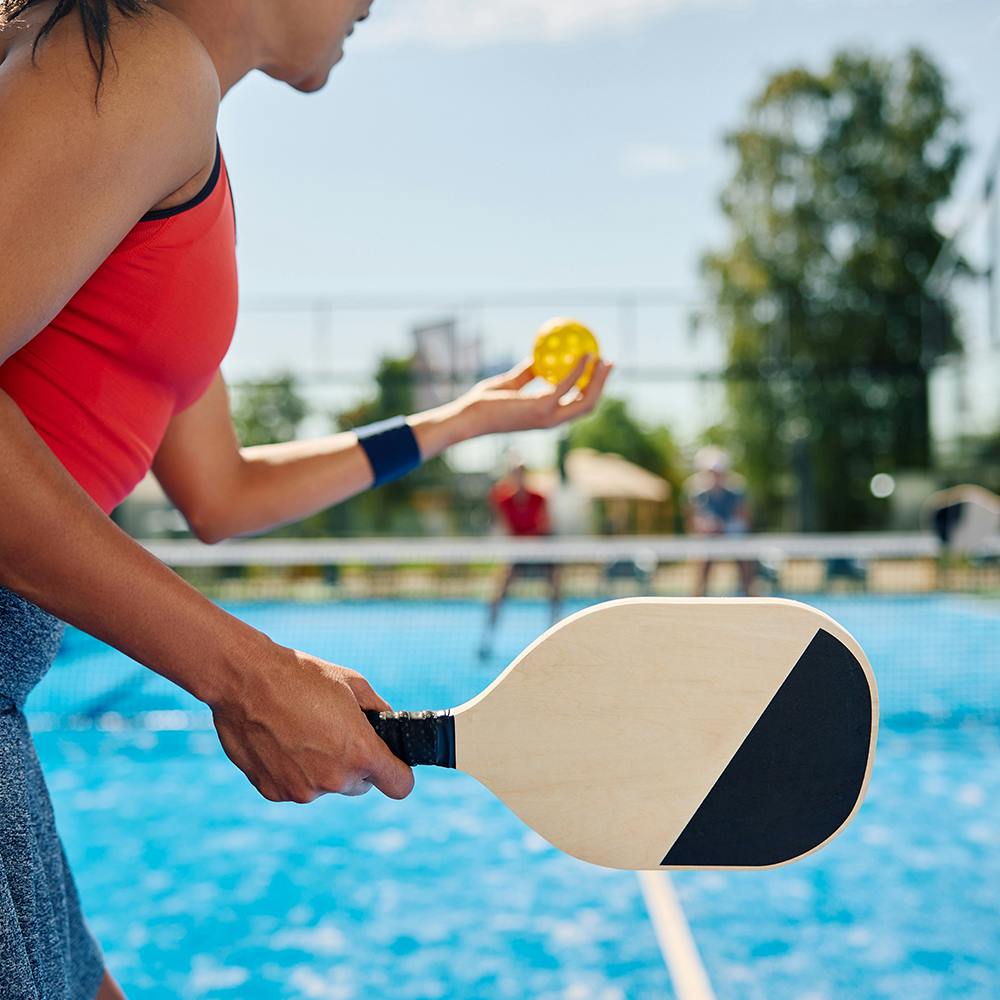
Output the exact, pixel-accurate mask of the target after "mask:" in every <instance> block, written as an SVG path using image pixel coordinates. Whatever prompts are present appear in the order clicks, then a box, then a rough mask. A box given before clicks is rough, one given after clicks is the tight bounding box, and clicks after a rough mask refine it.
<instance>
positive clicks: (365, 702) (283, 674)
mask: <svg viewBox="0 0 1000 1000" xmlns="http://www.w3.org/2000/svg"><path fill="white" fill-rule="evenodd" d="M363 709H376V710H378V711H388V710H389V706H388V705H387V704H386V702H385V701H383V700H382V699H381V698H380V697H379V696H378V695H377V694H376V693H375V692H374V691H373V690H372V687H371V685H370V684H369V683H368V681H366V680H365V679H364V677H362V676H361V675H360V674H359V673H357V672H356V671H354V670H348V669H347V668H345V667H338V666H335V665H334V664H332V663H327V662H325V661H324V660H320V659H318V658H317V657H315V656H310V655H309V654H308V653H301V652H299V651H297V650H292V649H285V648H282V647H280V646H276V645H274V646H271V647H270V649H269V650H268V651H267V652H266V653H265V654H264V655H262V656H261V657H260V658H259V660H258V661H257V662H254V663H251V664H247V668H246V669H245V670H243V671H241V672H240V681H239V684H238V689H237V690H236V691H235V693H231V694H230V695H229V696H227V697H226V698H225V700H223V701H220V702H218V703H216V704H213V705H212V714H213V718H214V720H215V728H216V730H217V731H218V734H219V740H220V741H221V743H222V746H223V749H224V750H225V751H226V754H227V755H228V756H229V759H230V760H231V761H232V762H233V763H234V764H235V765H236V766H237V767H238V768H239V769H240V770H241V771H242V772H243V773H244V774H245V775H246V776H247V777H248V778H249V779H250V781H251V782H252V783H253V785H254V786H255V787H256V788H257V790H258V791H259V792H260V793H261V795H263V796H264V798H266V799H270V800H271V801H273V802H311V801H312V800H313V799H315V798H317V797H319V796H320V795H324V794H326V793H328V792H339V793H340V794H342V795H363V794H364V793H365V792H367V791H369V790H370V789H371V787H372V786H373V785H374V787H376V788H378V789H379V790H380V791H381V792H382V793H383V794H385V795H387V796H389V797H390V798H393V799H402V798H405V797H406V796H407V795H409V794H410V792H411V791H412V789H413V772H412V770H411V769H410V768H409V767H407V766H406V764H404V763H403V762H402V761H401V760H399V759H398V758H397V757H395V756H394V755H393V754H392V753H391V752H390V750H389V748H388V747H387V746H386V745H385V743H383V742H382V740H381V739H379V737H378V736H377V735H376V733H375V730H374V729H373V728H372V727H371V725H370V723H369V722H368V720H367V719H366V718H365V716H364V715H363V714H362V710H363Z"/></svg>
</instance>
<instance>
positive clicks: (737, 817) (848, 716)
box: [447, 598, 878, 869]
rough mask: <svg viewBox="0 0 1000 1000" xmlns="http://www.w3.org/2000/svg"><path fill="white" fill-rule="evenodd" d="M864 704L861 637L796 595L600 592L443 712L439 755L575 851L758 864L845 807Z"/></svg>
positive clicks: (865, 753)
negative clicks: (608, 598) (446, 736)
mask: <svg viewBox="0 0 1000 1000" xmlns="http://www.w3.org/2000/svg"><path fill="white" fill-rule="evenodd" d="M877 712H878V709H877V694H876V689H875V683H874V679H873V676H872V673H871V668H870V666H869V665H868V662H867V660H866V659H865V656H864V653H863V652H862V651H861V649H860V647H859V646H858V645H857V643H856V642H855V641H854V640H853V639H852V638H851V636H850V635H849V634H848V633H847V632H846V631H844V629H842V628H841V627H840V626H839V625H837V624H836V623H835V622H834V621H833V620H832V619H830V618H828V617H827V616H825V615H823V614H821V613H820V612H818V611H816V610H815V609H812V608H809V607H807V606H806V605H802V604H798V603H796V602H793V601H782V600H771V599H761V600H755V599H749V600H748V599H740V600H695V599H669V598H637V599H630V600H624V601H612V602H609V603H607V604H602V605H597V606H596V607H593V608H590V609H588V610H586V611H582V612H580V613H579V614H576V615H573V616H571V617H570V618H568V619H566V620H565V621H563V622H561V623H560V624H558V625H557V626H555V627H554V628H552V629H550V630H549V631H548V632H546V633H545V635H543V636H542V637H541V638H540V639H538V640H537V641H536V642H535V643H533V644H532V645H531V646H530V647H528V649H526V650H525V651H524V652H523V653H522V654H521V656H520V657H518V659H517V660H515V662H514V663H513V664H511V666H510V667H508V668H507V670H506V671H505V672H504V673H503V674H501V675H500V677H498V678H497V680H496V681H495V682H494V683H493V684H491V685H490V686H489V687H488V688H487V689H486V690H485V691H484V692H483V693H482V694H481V695H479V696H478V697H477V698H475V699H473V700H472V701H470V702H467V703H466V704H465V705H462V706H460V707H459V708H457V709H455V710H454V712H453V713H452V715H453V723H454V763H455V766H457V767H458V768H459V769H461V770H463V771H466V772H467V773H469V774H471V775H473V776H474V777H476V778H477V779H478V780H479V781H481V782H482V783H483V784H484V785H485V786H486V787H487V788H489V789H490V790H491V791H492V792H494V794H496V795H497V796H498V797H499V798H501V799H502V800H503V801H504V802H505V803H506V804H507V805H508V806H509V807H510V808H511V809H512V810H513V811H514V812H515V813H517V815H518V816H520V817H521V819H523V820H524V822H525V823H527V824H528V825H529V826H531V827H532V828H533V829H534V830H536V831H537V832H538V833H539V834H541V836H543V837H544V838H545V839H546V840H548V841H549V842H551V843H552V844H554V845H555V846H556V847H558V848H560V849H562V850H564V851H566V852H568V853H569V854H572V855H575V856H576V857H578V858H581V859H583V860H585V861H589V862H593V863H595V864H599V865H604V866H606V867H611V868H631V869H651V868H695V867H696V868H765V867H770V866H774V865H781V864H785V863H787V862H789V861H793V860H795V859H796V858H799V857H802V856H804V855H805V854H808V853H810V852H811V851H813V850H816V849H817V848H818V847H820V846H822V844H824V843H825V842H826V841H828V840H829V839H830V838H831V837H833V836H834V835H835V834H836V833H838V832H839V830H840V829H842V827H843V826H844V825H845V824H846V823H847V822H848V820H849V819H850V818H851V817H852V816H853V814H854V812H855V811H856V810H857V808H858V805H859V804H860V801H861V798H862V796H863V794H864V790H865V788H866V786H867V782H868V776H869V773H870V770H871V763H872V758H873V754H874V748H875V734H876V727H877ZM447 721H448V724H449V726H450V725H451V721H452V720H451V719H448V720H447Z"/></svg>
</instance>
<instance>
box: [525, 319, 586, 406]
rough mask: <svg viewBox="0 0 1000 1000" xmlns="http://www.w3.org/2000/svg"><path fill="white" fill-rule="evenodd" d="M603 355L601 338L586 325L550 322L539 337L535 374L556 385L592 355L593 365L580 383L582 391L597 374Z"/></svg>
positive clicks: (535, 356)
mask: <svg viewBox="0 0 1000 1000" xmlns="http://www.w3.org/2000/svg"><path fill="white" fill-rule="evenodd" d="M600 353H601V348H600V346H599V345H598V343H597V338H596V337H595V336H594V335H593V334H592V333H591V332H590V330H588V329H587V328H586V327H585V326H584V325H583V324H582V323H578V322H577V321H576V320H575V319H563V318H562V317H560V318H558V319H550V320H549V321H548V323H546V324H545V325H544V326H543V327H542V328H541V329H540V330H539V331H538V336H537V337H536V338H535V350H534V354H533V362H534V368H535V374H536V375H538V376H539V377H540V378H543V379H545V381H546V382H551V383H552V384H553V385H555V384H556V383H558V382H561V381H562V380H563V379H564V378H565V377H566V376H567V375H568V374H569V373H570V372H571V371H572V370H573V369H574V368H575V367H576V366H577V363H578V362H579V360H580V358H582V357H583V355H584V354H589V355H590V356H591V360H590V363H589V364H588V365H587V367H586V368H585V369H584V370H583V374H582V375H581V376H580V378H579V379H578V380H577V383H576V386H577V388H578V389H584V388H586V386H587V383H588V382H589V381H590V376H591V375H593V373H594V365H595V364H596V363H597V359H598V357H599V356H600Z"/></svg>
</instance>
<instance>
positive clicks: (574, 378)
mask: <svg viewBox="0 0 1000 1000" xmlns="http://www.w3.org/2000/svg"><path fill="white" fill-rule="evenodd" d="M592 357H593V355H591V354H584V355H583V356H582V357H581V358H580V360H579V361H577V363H576V364H575V365H574V366H573V370H572V371H571V372H570V373H569V374H568V375H567V376H566V377H565V378H563V379H562V381H560V382H559V383H558V384H557V385H556V388H555V392H554V395H555V397H556V399H557V400H558V399H562V398H563V396H565V395H566V393H568V392H569V391H570V389H572V388H573V386H575V385H576V383H577V382H579V381H580V376H581V375H583V373H584V372H585V371H586V370H587V365H589V364H590V362H591V359H592Z"/></svg>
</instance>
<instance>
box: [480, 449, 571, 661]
mask: <svg viewBox="0 0 1000 1000" xmlns="http://www.w3.org/2000/svg"><path fill="white" fill-rule="evenodd" d="M489 502H490V506H491V507H492V508H493V512H494V515H495V517H496V519H497V523H498V524H499V525H500V526H502V528H503V529H504V530H505V531H506V532H507V534H508V535H510V536H512V537H514V538H540V537H545V536H547V535H550V534H551V533H552V526H551V522H550V519H549V508H548V503H547V501H546V499H545V497H544V496H543V495H542V494H541V493H537V492H535V491H534V490H532V489H530V488H529V487H528V485H527V481H526V471H525V468H524V464H523V463H522V462H520V461H518V462H515V464H513V465H512V466H511V470H510V473H509V475H508V476H506V477H505V478H504V479H501V480H500V482H498V483H496V484H495V485H494V486H493V488H492V489H491V490H490V492H489ZM518 577H521V578H529V579H530V578H537V577H544V578H545V579H546V581H547V582H548V587H549V608H550V614H551V618H552V622H553V623H555V621H556V619H557V618H558V617H559V601H560V593H559V574H558V569H557V567H556V565H555V563H547V562H514V563H511V564H510V566H508V567H507V569H506V570H505V571H504V575H503V577H502V578H501V580H500V586H499V587H498V589H497V593H496V596H495V597H494V598H493V603H492V604H491V605H490V615H489V620H488V621H487V624H486V633H485V635H484V636H483V642H482V645H481V646H480V647H479V657H480V659H483V660H485V659H487V658H488V657H489V656H490V653H491V651H492V646H493V633H494V631H495V630H496V625H497V620H498V619H499V617H500V608H501V606H502V605H503V602H504V600H505V599H506V597H507V592H508V591H509V590H510V585H511V584H512V583H513V582H514V580H515V579H516V578H518Z"/></svg>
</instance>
